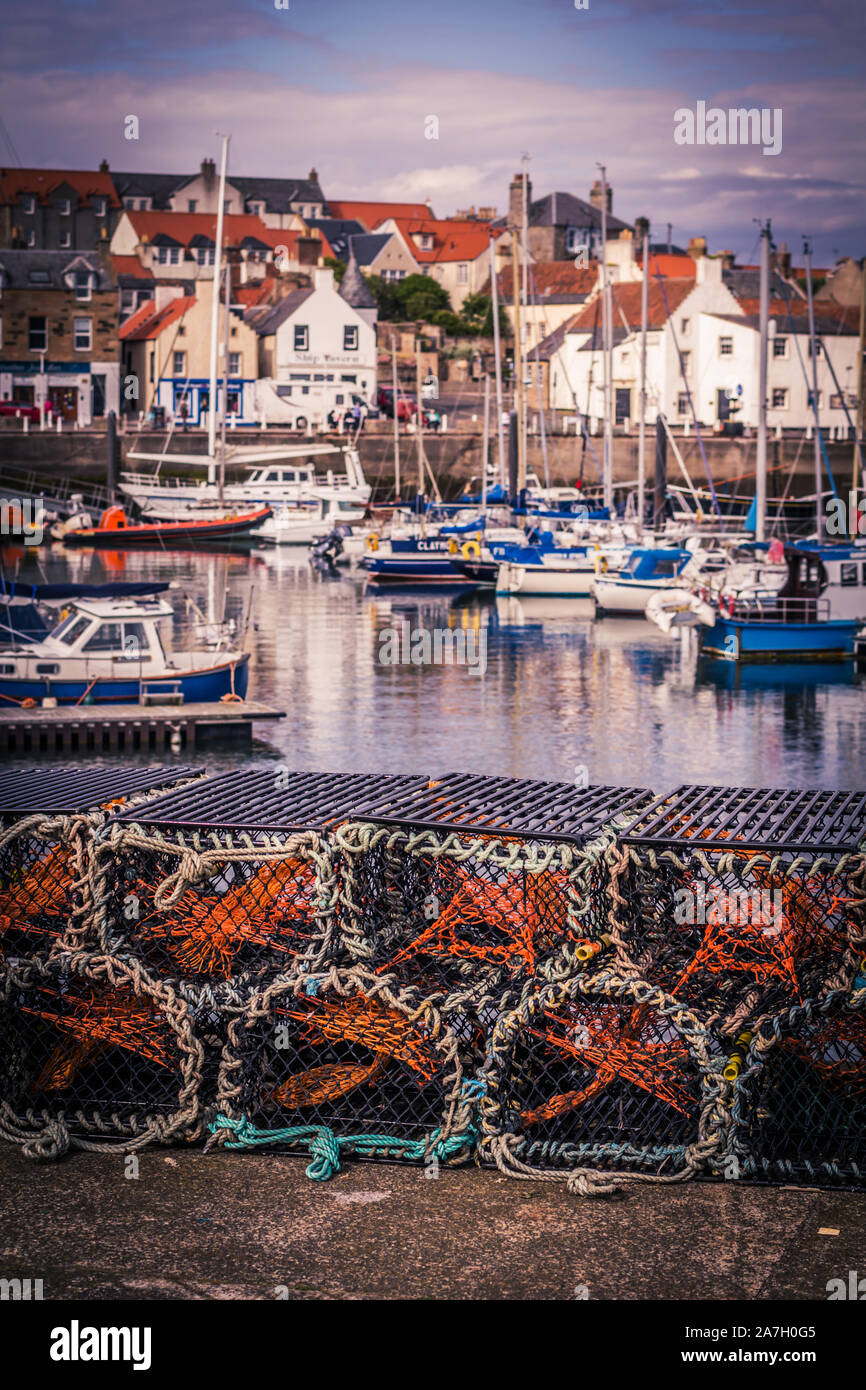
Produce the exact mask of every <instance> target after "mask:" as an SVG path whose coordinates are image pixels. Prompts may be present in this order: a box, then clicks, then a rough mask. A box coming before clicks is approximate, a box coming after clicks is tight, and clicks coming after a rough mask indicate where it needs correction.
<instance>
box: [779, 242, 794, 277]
mask: <svg viewBox="0 0 866 1390" xmlns="http://www.w3.org/2000/svg"><path fill="white" fill-rule="evenodd" d="M777 260H778V265H779V271H780V273H781V275H782V276H783V277H784V279H786V280H788V279H790V276H791V253H790V251H789V250H788V243H787V241H783V242H782V245H781V246H780V248H779V253H778V257H777Z"/></svg>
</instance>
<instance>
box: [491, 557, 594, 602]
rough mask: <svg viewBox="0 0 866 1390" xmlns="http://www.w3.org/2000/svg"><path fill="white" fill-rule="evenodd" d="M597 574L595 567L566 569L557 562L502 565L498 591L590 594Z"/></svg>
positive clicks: (560, 595)
mask: <svg viewBox="0 0 866 1390" xmlns="http://www.w3.org/2000/svg"><path fill="white" fill-rule="evenodd" d="M593 578H594V571H593V570H591V569H574V570H572V569H565V568H560V567H556V566H553V565H546V564H537V565H509V564H504V565H502V566H501V567H500V570H499V578H498V580H497V584H496V592H497V593H498V594H548V595H551V596H555V597H557V598H589V595H590V585H591V583H592V581H593Z"/></svg>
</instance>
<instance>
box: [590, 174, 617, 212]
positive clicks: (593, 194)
mask: <svg viewBox="0 0 866 1390" xmlns="http://www.w3.org/2000/svg"><path fill="white" fill-rule="evenodd" d="M602 191H603V190H602V184H601V179H596V181H595V183H594V184H593V185H592V188H591V189H590V190H589V201H590V202H591V203H592V206H593V207H594V208H598V210H599V212H601V202H602ZM607 210H608V212H613V189H612V188H611V186H610V184H608V186H607Z"/></svg>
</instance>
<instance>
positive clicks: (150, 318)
mask: <svg viewBox="0 0 866 1390" xmlns="http://www.w3.org/2000/svg"><path fill="white" fill-rule="evenodd" d="M194 304H195V295H192V294H181V295H178V297H177V298H176V299H172V300H170V301H169V303H168V304H164V305H163V307H162V308H161V309H157V308H156V306H155V304H154V302H153V300H152V299H150V300H148V302H147V303H146V304H142V305H141V306H140V307H139V308H138V309H136V311H135V313H134V314H132V315H131V316H130V318H128V319H127V320H126V322H125V323H122V324H121V326H120V337H121V338H122V339H123V340H124V342H131V343H141V342H144V341H146V340H147V339H148V338H158V337H159V335H160V333H162V332H164V331H165V329H166V328H168V327H169V326H170V325H171V324H173V323H176V322H177V320H178V319H181V318H183V316H184V314H185V313H186V311H187V309H191V308H192V306H193V305H194Z"/></svg>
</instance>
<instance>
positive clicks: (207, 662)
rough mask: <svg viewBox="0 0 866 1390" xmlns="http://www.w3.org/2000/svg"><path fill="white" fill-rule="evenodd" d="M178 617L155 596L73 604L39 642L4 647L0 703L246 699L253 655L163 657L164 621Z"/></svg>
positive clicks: (0, 647)
mask: <svg viewBox="0 0 866 1390" xmlns="http://www.w3.org/2000/svg"><path fill="white" fill-rule="evenodd" d="M173 613H174V610H173V608H172V606H171V604H169V603H166V602H165V600H164V599H162V598H158V597H151V598H145V597H141V598H90V599H78V600H76V601H75V602H73V603H72V605H71V612H70V613H69V614H68V616H66V617H64V618H63V620H62V621H61V622H60V623H59V624H58V625H57V626H56V627H55V628H53V630H52V631H51V632H49V634H48V635H47V636H46V637H43V638H42V639H41V640H39V641H36V642H32V641H31V642H21V641H18V640H13V641H11V642H3V643H2V644H0V705H3V706H6V707H11V706H13V705H20V704H22V703H24V702H25V701H35V702H40V701H43V700H56V701H57V703H58V704H61V705H68V704H137V703H140V702H141V701H142V696H143V694H144V693H145V692H146V693H147V695H148V697H149V698H158V697H159V695H160V694H165V695H166V696H168V695H172V696H176V695H177V694H178V693H179V694H180V695H181V696H182V698H183V700H184V702H203V703H208V702H211V701H215V700H220V699H222V698H223V696H231V695H236V696H238V697H239V698H240V699H243V698H244V696H245V695H246V692H247V681H248V675H249V653H248V652H244V651H234V650H227V649H220V647H219V646H217V647H216V648H214V647H211V648H209V649H207V650H192V651H172V652H166V650H165V648H164V647H163V643H162V638H161V636H160V632H159V624H160V622H161V621H162V620H163V619H166V618H171V617H172V616H173Z"/></svg>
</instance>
